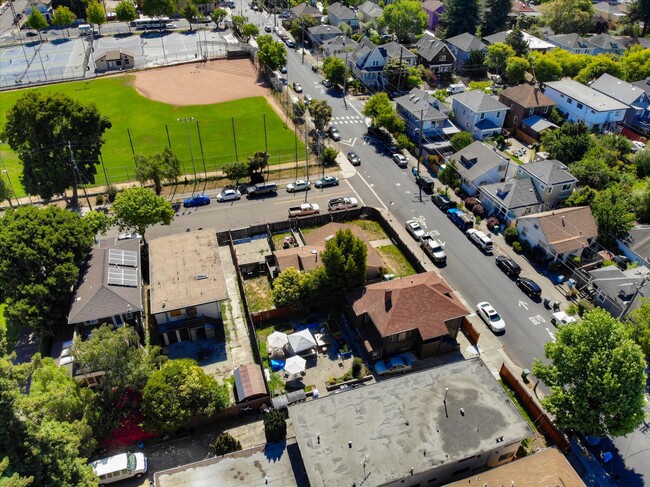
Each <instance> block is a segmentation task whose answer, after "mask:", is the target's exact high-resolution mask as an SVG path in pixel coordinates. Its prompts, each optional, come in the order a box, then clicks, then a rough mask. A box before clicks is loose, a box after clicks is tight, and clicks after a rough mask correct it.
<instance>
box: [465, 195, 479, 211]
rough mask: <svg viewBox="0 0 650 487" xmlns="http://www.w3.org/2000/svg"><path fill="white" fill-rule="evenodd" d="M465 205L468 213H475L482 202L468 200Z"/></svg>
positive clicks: (474, 199) (472, 199) (473, 199)
mask: <svg viewBox="0 0 650 487" xmlns="http://www.w3.org/2000/svg"><path fill="white" fill-rule="evenodd" d="M463 203H464V204H465V208H467V210H468V211H474V207H475V206H476V205H480V204H481V202H480V201H479V200H478V199H476V198H467V199H466V200H465V201H464V202H463Z"/></svg>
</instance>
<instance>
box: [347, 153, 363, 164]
mask: <svg viewBox="0 0 650 487" xmlns="http://www.w3.org/2000/svg"><path fill="white" fill-rule="evenodd" d="M348 161H350V163H351V164H352V165H353V166H360V165H361V158H360V157H359V156H358V155H357V153H356V152H354V151H350V152H348Z"/></svg>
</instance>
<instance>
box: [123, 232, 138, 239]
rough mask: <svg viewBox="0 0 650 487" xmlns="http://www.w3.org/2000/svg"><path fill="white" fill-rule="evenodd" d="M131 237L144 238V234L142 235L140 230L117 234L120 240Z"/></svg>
mask: <svg viewBox="0 0 650 487" xmlns="http://www.w3.org/2000/svg"><path fill="white" fill-rule="evenodd" d="M131 238H142V235H140V234H139V233H138V232H124V233H120V234H119V235H118V236H117V239H118V240H129V239H131Z"/></svg>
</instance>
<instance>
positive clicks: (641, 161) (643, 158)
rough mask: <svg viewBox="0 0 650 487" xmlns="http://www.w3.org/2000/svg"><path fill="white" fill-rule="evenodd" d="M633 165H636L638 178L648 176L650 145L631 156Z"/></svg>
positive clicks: (649, 174) (649, 169) (649, 170)
mask: <svg viewBox="0 0 650 487" xmlns="http://www.w3.org/2000/svg"><path fill="white" fill-rule="evenodd" d="M633 162H634V165H635V166H636V174H637V176H638V177H640V178H645V177H648V176H650V147H646V148H645V149H643V150H641V151H639V152H637V153H636V155H635V156H634V158H633Z"/></svg>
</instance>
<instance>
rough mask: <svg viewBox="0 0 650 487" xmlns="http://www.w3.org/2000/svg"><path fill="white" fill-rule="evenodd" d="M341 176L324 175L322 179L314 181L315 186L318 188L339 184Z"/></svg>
mask: <svg viewBox="0 0 650 487" xmlns="http://www.w3.org/2000/svg"><path fill="white" fill-rule="evenodd" d="M338 185H339V178H337V177H336V176H323V177H322V178H320V179H317V180H316V182H315V183H314V186H316V187H317V188H327V187H328V186H338Z"/></svg>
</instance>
